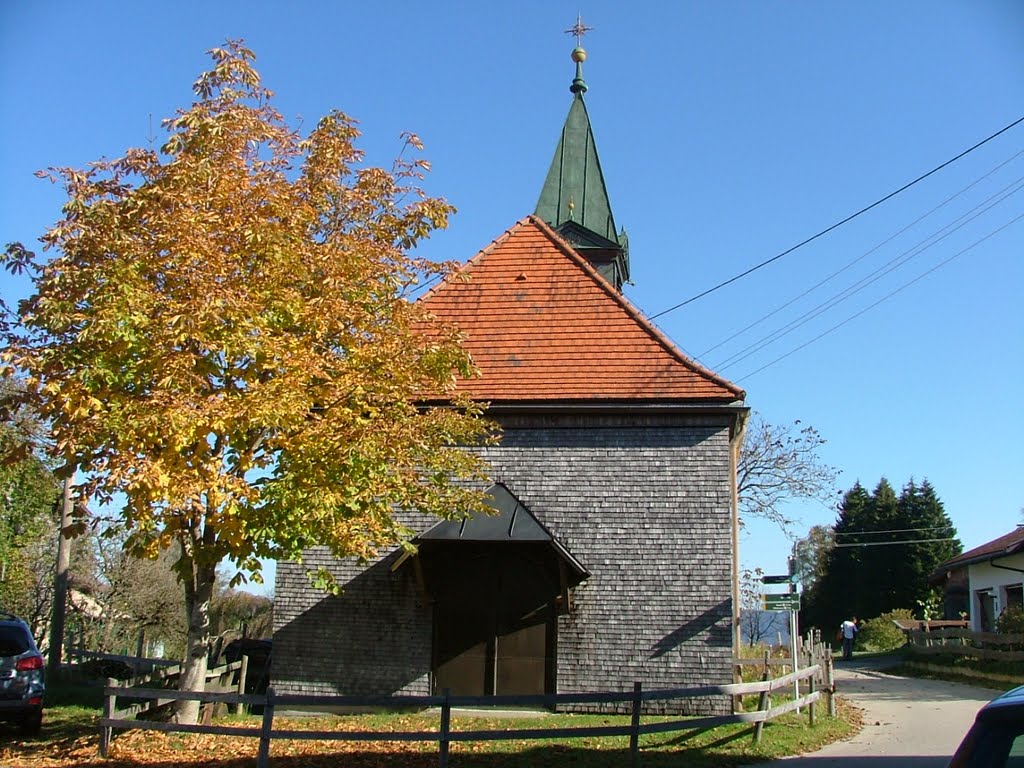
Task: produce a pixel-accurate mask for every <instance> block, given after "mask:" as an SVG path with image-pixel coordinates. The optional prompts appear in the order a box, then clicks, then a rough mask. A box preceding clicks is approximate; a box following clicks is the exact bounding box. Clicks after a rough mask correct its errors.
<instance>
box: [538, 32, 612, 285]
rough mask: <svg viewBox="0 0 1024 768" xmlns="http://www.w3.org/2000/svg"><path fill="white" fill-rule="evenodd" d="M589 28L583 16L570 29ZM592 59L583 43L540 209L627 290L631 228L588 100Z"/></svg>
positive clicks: (577, 52) (576, 57)
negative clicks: (617, 215) (607, 170)
mask: <svg viewBox="0 0 1024 768" xmlns="http://www.w3.org/2000/svg"><path fill="white" fill-rule="evenodd" d="M587 29H588V28H587V27H583V26H582V21H580V20H577V25H576V27H574V28H573V29H570V30H567V31H568V32H569V33H571V34H576V35H577V36H578V37H579V36H580V35H582V33H583V32H584V31H586V30H587ZM586 59H587V52H586V51H585V50H583V48H581V47H580V46H578V45H577V46H576V48H575V49H574V50H573V52H572V60H573V61H574V62H576V77H575V78H574V79H573V81H572V85H570V86H569V90H570V91H571V92H572V93H573V100H572V104H571V105H570V107H569V115H568V116H567V117H566V119H565V125H564V126H563V127H562V134H561V136H560V137H559V139H558V146H557V147H556V148H555V156H554V159H552V161H551V167H550V169H549V170H548V175H547V178H546V179H545V180H544V186H543V187H542V188H541V192H540V199H539V200H538V201H537V208H536V210H535V211H534V213H535V214H536V215H537V216H539V217H540V218H541V219H543V220H544V221H546V222H547V223H548V224H550V225H551V226H552V227H553V228H554V229H555V230H556V231H558V232H559V233H560V234H562V236H563V237H566V239H568V240H569V242H570V243H572V244H573V246H575V247H576V249H577V250H578V251H579V252H580V253H581V254H582V255H584V256H586V257H587V258H588V259H589V260H590V261H591V263H593V264H594V266H595V267H597V268H598V269H599V270H600V271H601V272H602V274H604V276H605V277H606V278H607V279H608V280H609V281H610V282H612V283H613V284H614V285H615V286H616V287H617V288H619V289H620V290H621V288H622V284H623V283H624V282H626V281H627V280H629V253H628V250H627V246H626V238H625V232H623V233H621V234H620V233H619V232H618V230H617V229H616V228H615V219H614V217H613V216H612V207H611V203H610V202H609V200H608V190H607V188H606V187H605V183H604V175H603V174H602V173H601V162H600V160H599V159H598V157H597V146H596V144H595V143H594V132H593V130H592V129H591V127H590V116H589V115H588V114H587V106H586V104H585V103H584V101H583V94H584V93H585V92H586V90H587V84H586V82H585V81H584V80H583V62H584V61H586ZM570 225H571V226H570Z"/></svg>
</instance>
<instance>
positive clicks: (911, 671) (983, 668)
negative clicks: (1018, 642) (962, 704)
mask: <svg viewBox="0 0 1024 768" xmlns="http://www.w3.org/2000/svg"><path fill="white" fill-rule="evenodd" d="M903 659H904V661H905V662H920V663H924V664H928V665H930V666H932V669H929V670H923V669H918V668H916V667H913V666H911V665H910V664H908V663H905V664H901V665H899V666H897V667H894V668H893V669H892V672H893V673H894V674H898V675H904V676H906V677H922V678H928V679H932V680H948V681H950V682H954V683H969V684H975V685H978V686H981V687H983V688H993V689H995V690H1009V689H1010V688H1015V687H1016V686H1018V685H1022V684H1024V662H1019V661H992V660H988V659H973V658H970V657H969V656H958V655H953V654H950V655H934V656H933V655H928V656H924V655H913V654H910V655H904V657H903ZM935 667H941V669H936V668H935ZM985 675H1005V676H1007V677H1010V678H1013V679H1014V680H1015V682H1014V681H1009V680H1008V681H1003V680H993V679H992V678H987V677H985Z"/></svg>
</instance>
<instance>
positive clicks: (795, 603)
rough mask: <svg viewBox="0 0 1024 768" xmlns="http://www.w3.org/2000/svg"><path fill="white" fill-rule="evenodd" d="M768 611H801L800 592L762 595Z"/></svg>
mask: <svg viewBox="0 0 1024 768" xmlns="http://www.w3.org/2000/svg"><path fill="white" fill-rule="evenodd" d="M761 597H762V599H763V602H764V609H765V610H766V611H799V610H800V595H799V594H782V595H762V596H761Z"/></svg>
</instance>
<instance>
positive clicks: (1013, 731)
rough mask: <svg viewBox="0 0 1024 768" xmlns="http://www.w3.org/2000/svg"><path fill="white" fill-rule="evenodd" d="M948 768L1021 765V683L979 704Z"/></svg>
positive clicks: (1023, 761)
mask: <svg viewBox="0 0 1024 768" xmlns="http://www.w3.org/2000/svg"><path fill="white" fill-rule="evenodd" d="M949 768H1024V685H1022V686H1020V687H1019V688H1014V689H1013V690H1012V691H1007V692H1006V693H1004V694H1003V695H1002V696H1000V697H999V698H996V699H993V700H992V701H990V702H989V703H988V704H986V705H985V706H984V707H982V708H981V710H980V711H979V712H978V714H977V716H976V717H975V719H974V725H972V726H971V730H969V731H968V732H967V735H966V736H965V737H964V740H963V742H961V744H960V746H959V747H958V748H957V750H956V754H954V755H953V759H952V760H951V761H950V763H949Z"/></svg>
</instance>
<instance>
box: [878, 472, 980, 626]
mask: <svg viewBox="0 0 1024 768" xmlns="http://www.w3.org/2000/svg"><path fill="white" fill-rule="evenodd" d="M899 507H900V528H901V529H903V530H904V531H905V533H901V534H898V535H899V536H900V537H901V538H904V539H906V540H907V541H908V543H907V544H905V545H903V546H902V547H901V551H900V556H899V557H898V558H893V559H894V561H895V562H896V563H897V566H898V572H897V577H898V578H897V580H896V582H895V586H896V588H897V590H898V591H899V593H900V598H901V603H902V604H901V605H900V606H898V607H903V608H911V609H913V610H914V611H915V612H917V610H918V609H919V607H920V606H921V605H922V604H923V603H924V602H925V601H926V600H927V599H928V597H929V594H930V592H931V589H930V587H929V586H928V576H929V574H931V573H932V571H934V570H935V568H936V567H937V566H938V565H939V563H942V562H944V561H945V560H948V559H950V558H951V557H955V556H956V555H958V554H960V552H961V551H962V549H963V548H962V546H961V545H960V541H959V540H958V539H957V538H956V528H954V527H953V524H952V521H951V520H950V519H949V516H948V515H947V514H946V511H945V509H944V507H943V506H942V502H941V501H940V500H939V497H938V494H936V493H935V489H934V488H933V487H932V485H931V484H930V483H929V482H928V481H927V480H924V481H923V482H922V483H921V485H917V484H916V483H915V482H914V479H913V478H911V479H910V482H908V483H907V484H906V485H905V486H904V487H903V491H902V493H901V494H900V499H899Z"/></svg>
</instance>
